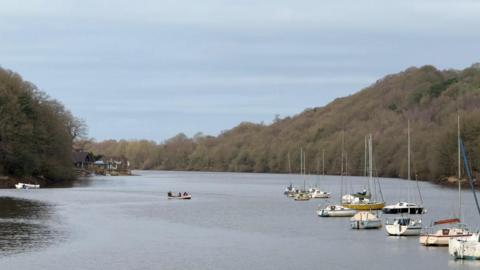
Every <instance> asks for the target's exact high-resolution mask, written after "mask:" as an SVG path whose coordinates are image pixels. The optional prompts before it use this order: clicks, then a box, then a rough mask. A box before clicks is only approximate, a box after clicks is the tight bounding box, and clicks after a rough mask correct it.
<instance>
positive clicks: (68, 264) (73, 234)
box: [0, 172, 480, 270]
mask: <svg viewBox="0 0 480 270" xmlns="http://www.w3.org/2000/svg"><path fill="white" fill-rule="evenodd" d="M137 173H138V174H141V176H134V177H96V178H93V179H91V180H88V181H83V182H81V183H80V185H79V186H78V187H73V188H55V189H40V190H0V198H1V199H0V226H1V227H0V244H1V246H0V269H16V270H21V269H28V270H30V269H62V270H64V269H82V270H83V269H102V270H109V269H112V270H121V269H326V268H327V267H328V269H362V268H366V267H368V268H369V269H390V270H393V269H402V270H404V269H475V268H478V267H480V263H477V262H466V263H462V262H456V261H453V260H452V259H450V258H449V256H448V251H447V249H445V248H425V247H422V246H420V245H419V244H418V239H417V238H415V237H413V238H394V237H387V236H386V233H385V231H384V229H381V230H374V231H354V230H351V229H350V228H349V222H348V219H343V218H337V219H334V218H333V219H332V218H330V219H329V218H319V217H317V216H316V215H315V212H314V211H315V208H316V207H317V205H318V204H319V203H321V202H322V201H321V200H320V199H317V200H310V201H308V202H296V201H293V200H291V199H289V198H287V197H285V196H284V195H283V194H282V193H283V189H284V188H285V186H286V185H287V184H288V182H289V181H290V179H292V180H293V181H294V182H295V183H297V184H302V185H303V181H304V179H306V180H307V183H311V184H315V182H316V181H318V179H317V178H316V177H305V178H302V177H300V176H296V177H289V176H287V175H271V174H229V173H182V172H178V173H177V172H175V173H173V172H137ZM318 182H319V184H320V185H321V186H322V187H323V188H324V189H327V190H329V191H332V192H333V193H334V198H333V199H332V201H337V200H338V194H339V193H340V187H339V186H338V183H339V178H337V177H326V178H325V179H323V180H320V181H318ZM347 182H348V183H349V185H348V186H350V185H351V186H353V189H360V188H361V187H362V186H363V184H364V182H365V181H364V180H363V179H362V178H352V179H351V180H349V181H347ZM381 183H382V190H383V194H384V196H385V199H386V200H387V202H395V201H397V200H399V199H400V198H402V197H404V198H405V197H407V194H408V192H407V191H406V190H407V186H408V185H407V182H406V181H399V180H393V179H382V180H381ZM413 187H414V185H413V183H412V191H411V196H412V197H413V196H414V195H415V193H414V191H415V190H414V189H413ZM421 189H422V192H423V196H424V200H425V205H426V206H427V207H428V208H429V213H428V214H427V215H425V216H424V223H430V221H431V220H432V219H433V218H434V217H447V216H449V215H450V214H452V213H454V212H455V211H456V207H457V206H456V203H457V193H456V191H455V190H452V189H447V188H441V187H438V186H433V185H430V184H426V183H422V184H421ZM170 190H171V191H175V192H178V191H182V192H183V191H189V192H191V193H192V194H193V196H194V197H193V200H191V201H168V200H167V199H166V193H167V192H168V191H170ZM463 197H464V212H465V216H466V221H467V223H469V224H470V225H471V226H472V227H475V226H476V225H478V224H479V220H480V218H479V217H478V215H477V214H476V212H475V211H474V207H473V199H472V195H471V193H469V192H467V191H465V192H464V196H463ZM417 200H418V199H417Z"/></svg>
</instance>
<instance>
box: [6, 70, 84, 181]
mask: <svg viewBox="0 0 480 270" xmlns="http://www.w3.org/2000/svg"><path fill="white" fill-rule="evenodd" d="M82 132H84V126H83V123H82V122H81V121H79V120H78V119H76V118H74V117H73V116H72V115H71V113H70V112H69V111H68V110H66V109H65V108H64V106H63V105H62V104H60V103H59V102H57V101H55V100H52V99H50V98H49V97H48V96H47V95H46V94H45V93H44V92H42V91H39V90H38V89H37V87H35V85H33V84H31V83H29V82H27V81H24V80H23V79H22V78H21V77H20V75H18V74H16V73H14V72H11V71H9V70H5V69H2V68H0V175H3V176H16V177H31V176H33V177H39V178H42V179H46V180H65V179H73V178H74V174H73V163H72V141H73V139H74V138H75V137H77V136H78V135H79V134H80V133H82Z"/></svg>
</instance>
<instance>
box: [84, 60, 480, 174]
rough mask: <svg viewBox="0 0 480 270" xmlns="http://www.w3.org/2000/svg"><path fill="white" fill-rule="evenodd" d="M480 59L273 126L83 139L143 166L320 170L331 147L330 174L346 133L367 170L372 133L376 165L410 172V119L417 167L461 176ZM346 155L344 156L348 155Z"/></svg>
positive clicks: (475, 145)
mask: <svg viewBox="0 0 480 270" xmlns="http://www.w3.org/2000/svg"><path fill="white" fill-rule="evenodd" d="M479 104H480V65H479V64H475V65H472V66H471V67H469V68H466V69H464V70H438V69H436V68H435V67H433V66H423V67H420V68H415V67H414V68H409V69H407V70H405V71H403V72H400V73H398V74H393V75H388V76H386V77H384V78H382V79H380V80H378V81H377V82H375V83H374V84H373V85H371V86H369V87H367V88H365V89H362V90H361V91H359V92H357V93H356V94H354V95H351V96H348V97H344V98H338V99H336V100H334V101H333V102H331V103H330V104H328V105H327V106H325V107H318V108H310V109H306V110H305V111H304V112H302V113H300V114H298V115H295V116H293V117H286V118H283V119H281V118H279V117H275V119H274V121H273V123H272V124H270V125H265V124H256V123H241V124H239V125H238V126H236V127H234V128H232V129H230V130H227V131H224V132H222V133H221V134H220V135H218V136H208V135H203V134H201V133H198V134H196V135H195V136H193V137H187V136H186V135H184V134H182V133H181V134H178V135H177V136H175V137H173V138H170V139H168V140H166V141H164V142H162V143H156V142H154V141H149V140H130V141H127V140H119V141H116V140H107V141H102V142H96V141H94V140H87V141H83V142H82V144H83V145H84V146H85V147H86V148H87V149H89V150H91V151H93V152H95V153H96V154H105V155H112V156H122V155H123V156H126V157H127V158H128V159H129V160H130V162H131V164H132V166H133V167H134V168H137V169H162V170H195V171H229V172H272V173H286V172H288V167H289V166H288V157H289V156H290V159H291V166H292V168H293V172H298V171H299V168H300V153H299V152H300V149H301V148H302V149H303V150H304V151H305V152H306V167H307V171H308V172H310V173H317V172H319V170H320V163H321V162H322V161H321V159H322V156H323V155H322V153H325V170H326V173H327V174H339V173H340V167H341V162H342V160H341V149H342V134H344V149H345V153H346V156H347V158H348V167H347V168H346V169H347V173H348V174H351V175H363V173H364V162H365V161H364V138H365V136H366V135H367V134H372V135H373V143H374V161H375V170H376V172H377V174H378V175H379V176H383V177H404V178H405V177H406V174H407V122H408V121H410V123H411V136H412V157H413V165H412V171H413V173H414V175H415V176H416V177H418V178H419V179H424V180H431V181H440V180H441V179H445V178H446V177H448V176H454V175H456V170H457V167H456V166H457V163H456V153H457V152H456V151H457V150H456V149H457V148H456V147H457V140H456V132H457V129H456V127H457V115H460V116H461V129H462V137H463V139H464V141H465V144H466V146H467V148H468V152H469V158H470V160H469V162H470V164H471V166H472V167H473V170H474V171H475V172H477V171H478V170H479V163H478V160H479V157H480V106H479ZM344 162H345V161H344Z"/></svg>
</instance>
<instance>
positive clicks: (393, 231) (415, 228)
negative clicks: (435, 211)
mask: <svg viewBox="0 0 480 270" xmlns="http://www.w3.org/2000/svg"><path fill="white" fill-rule="evenodd" d="M385 229H386V231H387V233H388V235H392V236H417V235H420V232H421V231H422V226H421V225H400V224H388V225H385Z"/></svg>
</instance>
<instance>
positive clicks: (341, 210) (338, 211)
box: [317, 205, 357, 217]
mask: <svg viewBox="0 0 480 270" xmlns="http://www.w3.org/2000/svg"><path fill="white" fill-rule="evenodd" d="M356 212H357V211H355V210H353V209H349V208H346V207H343V206H341V205H327V206H325V207H319V208H318V209H317V215H318V216H319V217H352V216H353V215H355V213H356Z"/></svg>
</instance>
